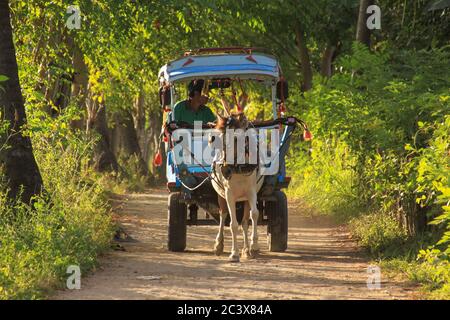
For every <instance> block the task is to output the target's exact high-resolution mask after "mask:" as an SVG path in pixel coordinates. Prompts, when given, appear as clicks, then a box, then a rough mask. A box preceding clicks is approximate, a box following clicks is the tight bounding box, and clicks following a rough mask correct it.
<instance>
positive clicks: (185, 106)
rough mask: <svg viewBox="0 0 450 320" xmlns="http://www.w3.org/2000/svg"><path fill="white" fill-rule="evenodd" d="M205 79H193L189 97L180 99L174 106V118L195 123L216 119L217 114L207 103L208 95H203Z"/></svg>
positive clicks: (189, 86)
mask: <svg viewBox="0 0 450 320" xmlns="http://www.w3.org/2000/svg"><path fill="white" fill-rule="evenodd" d="M204 83H205V81H204V80H202V79H198V80H192V81H191V82H190V83H189V85H188V99H186V100H182V101H178V102H177V103H176V104H175V106H174V108H173V119H174V120H175V121H184V122H187V123H189V124H192V125H193V124H194V121H202V123H204V124H206V123H208V122H214V121H216V115H215V114H214V112H212V110H211V109H210V108H209V107H207V106H206V105H205V104H206V103H207V102H208V97H207V96H206V95H202V89H203V85H204Z"/></svg>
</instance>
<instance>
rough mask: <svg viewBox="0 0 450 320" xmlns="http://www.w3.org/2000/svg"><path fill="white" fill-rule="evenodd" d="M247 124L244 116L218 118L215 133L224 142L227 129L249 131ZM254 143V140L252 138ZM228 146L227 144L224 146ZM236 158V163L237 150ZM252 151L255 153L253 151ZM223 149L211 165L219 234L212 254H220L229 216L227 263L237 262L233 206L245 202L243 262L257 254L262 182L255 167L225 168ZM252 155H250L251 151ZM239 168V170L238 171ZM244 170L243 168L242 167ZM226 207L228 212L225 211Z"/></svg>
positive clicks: (234, 115)
mask: <svg viewBox="0 0 450 320" xmlns="http://www.w3.org/2000/svg"><path fill="white" fill-rule="evenodd" d="M248 125H249V123H248V121H247V118H246V117H245V116H244V114H243V113H235V114H231V115H230V116H229V117H226V118H224V117H221V116H219V119H218V122H217V125H216V129H217V130H220V131H221V135H222V139H224V135H225V130H226V129H243V130H244V131H245V130H247V129H248ZM255 139H256V138H255ZM227 143H229V142H227ZM234 149H235V158H234V159H236V151H237V150H236V149H237V148H234ZM253 151H254V150H253ZM225 152H226V148H223V150H222V151H221V154H220V155H219V156H218V159H216V161H214V163H213V170H212V174H211V176H212V185H213V187H214V189H215V190H216V192H217V193H218V195H219V207H220V227H219V233H218V234H217V237H216V242H215V246H214V252H215V253H216V255H220V254H222V253H223V248H224V245H223V242H224V236H223V232H224V226H225V219H226V217H227V213H228V212H229V213H230V218H231V221H230V229H231V235H232V247H231V255H230V257H229V261H231V262H239V246H238V244H237V233H238V221H237V218H236V202H237V201H245V204H244V215H243V218H242V230H243V234H244V248H243V249H242V256H243V257H246V258H252V257H255V256H256V254H257V253H258V252H259V245H258V229H257V226H258V216H259V211H258V208H257V193H258V191H259V190H260V189H261V186H262V183H263V179H262V178H261V179H260V175H259V170H258V167H257V165H255V166H254V167H252V166H247V167H246V169H247V171H246V172H242V171H245V170H234V169H236V168H237V167H236V166H235V164H232V165H226V164H225V161H224V160H225V159H226V154H225ZM250 152H251V151H250ZM245 159H246V163H248V159H249V152H248V148H247V152H246V155H245ZM241 168H242V167H241ZM244 169H245V167H244ZM227 207H228V210H227ZM249 217H251V219H252V234H251V241H250V243H249V239H248V234H247V233H248V220H249Z"/></svg>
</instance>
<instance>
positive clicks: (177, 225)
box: [159, 48, 296, 251]
mask: <svg viewBox="0 0 450 320" xmlns="http://www.w3.org/2000/svg"><path fill="white" fill-rule="evenodd" d="M196 79H202V81H204V82H205V89H206V90H207V91H208V92H209V91H211V92H213V91H214V90H221V91H223V90H230V91H232V94H233V95H235V89H234V88H235V87H236V86H238V85H239V84H240V85H241V89H242V83H243V82H248V81H254V82H257V83H260V84H261V85H262V86H263V87H264V88H266V89H268V90H270V93H271V106H272V119H273V120H272V121H267V120H266V121H264V122H259V123H256V122H255V125H254V126H253V127H254V128H255V129H256V130H261V128H264V129H267V130H273V129H276V130H277V132H278V131H279V133H278V134H279V144H278V150H277V152H276V154H275V155H276V157H275V158H276V160H275V159H274V161H279V162H278V164H277V168H278V170H277V171H276V172H274V173H273V174H270V175H265V176H262V179H263V183H262V187H261V188H260V190H259V192H258V195H257V207H258V210H259V217H258V223H260V224H265V225H267V232H268V244H269V249H270V251H285V250H286V249H287V242H288V205H287V199H286V195H285V193H284V192H283V191H282V189H283V188H286V187H287V186H288V185H289V182H290V177H287V176H286V172H285V164H284V157H285V154H286V152H287V149H288V147H289V141H290V137H291V135H292V132H293V130H294V129H295V125H294V124H295V121H293V119H294V118H285V117H284V110H285V99H286V98H287V83H286V82H285V81H284V79H283V77H282V74H281V68H280V65H279V63H278V61H277V59H276V58H275V57H274V56H272V55H270V54H267V53H264V51H262V50H258V49H254V48H210V49H199V50H196V51H189V52H187V53H185V55H184V56H183V57H182V58H180V59H177V60H174V61H171V62H170V63H168V64H167V65H165V66H163V67H162V68H161V70H160V72H159V81H160V101H161V104H162V107H163V109H164V110H165V111H167V112H166V119H165V136H164V140H165V151H166V160H167V161H166V175H167V187H168V189H169V191H170V195H169V199H168V249H169V250H170V251H183V250H184V249H185V247H186V232H187V226H188V225H209V224H217V223H218V222H219V217H220V216H219V206H218V198H217V193H216V191H215V190H214V188H213V186H212V183H211V159H208V156H205V148H207V147H208V141H207V139H205V137H204V135H196V134H194V133H193V131H194V128H193V127H192V126H190V125H188V124H185V123H184V124H183V123H180V122H179V121H177V119H174V118H173V117H174V113H173V112H170V111H171V110H173V107H174V105H175V102H176V101H178V100H179V99H180V98H181V97H180V95H181V92H182V90H183V88H184V84H186V83H187V82H189V81H192V80H196ZM234 98H235V101H236V107H237V108H238V109H239V107H240V106H239V102H238V101H237V99H236V97H235V96H234ZM295 120H296V119H295ZM181 128H183V129H184V130H185V131H186V130H188V131H189V132H190V133H191V135H190V137H189V139H190V141H189V143H188V145H189V146H190V148H191V149H190V150H189V153H190V154H191V155H192V159H193V161H191V162H190V163H188V164H186V163H181V162H182V161H181V162H180V161H177V160H178V159H177V157H179V155H178V153H177V152H174V148H175V147H176V145H177V144H178V143H180V140H179V139H178V138H177V139H175V138H174V133H175V132H176V131H177V130H179V129H181ZM203 128H205V126H203ZM194 149H195V150H196V151H192V150H194ZM206 153H207V152H206ZM275 155H274V156H275ZM211 157H212V155H211ZM198 159H201V160H198ZM268 165H269V166H270V165H271V164H268ZM266 166H267V164H266ZM200 208H202V209H203V210H204V211H205V212H206V214H205V216H204V217H200V216H199V209H200ZM243 210H244V206H243V204H242V203H237V206H236V215H237V217H238V218H237V219H238V220H240V219H241V217H242V212H243Z"/></svg>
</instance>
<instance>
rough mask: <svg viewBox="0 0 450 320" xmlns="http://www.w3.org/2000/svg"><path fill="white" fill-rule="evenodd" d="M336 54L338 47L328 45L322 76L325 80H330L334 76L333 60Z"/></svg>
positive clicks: (323, 57) (321, 68)
mask: <svg viewBox="0 0 450 320" xmlns="http://www.w3.org/2000/svg"><path fill="white" fill-rule="evenodd" d="M335 53H336V46H335V45H332V44H328V45H327V47H326V49H325V51H324V53H323V55H322V64H321V67H320V74H321V75H322V76H323V77H325V78H330V77H331V76H332V74H333V60H334V57H335Z"/></svg>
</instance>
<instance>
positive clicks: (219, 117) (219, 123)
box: [216, 113, 227, 129]
mask: <svg viewBox="0 0 450 320" xmlns="http://www.w3.org/2000/svg"><path fill="white" fill-rule="evenodd" d="M226 122H227V118H225V117H224V116H222V115H221V114H220V113H218V114H217V123H216V129H222V128H224V127H225V123H226Z"/></svg>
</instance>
